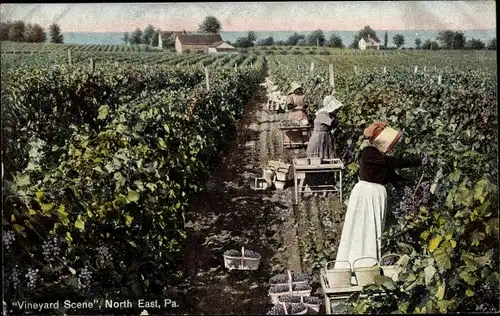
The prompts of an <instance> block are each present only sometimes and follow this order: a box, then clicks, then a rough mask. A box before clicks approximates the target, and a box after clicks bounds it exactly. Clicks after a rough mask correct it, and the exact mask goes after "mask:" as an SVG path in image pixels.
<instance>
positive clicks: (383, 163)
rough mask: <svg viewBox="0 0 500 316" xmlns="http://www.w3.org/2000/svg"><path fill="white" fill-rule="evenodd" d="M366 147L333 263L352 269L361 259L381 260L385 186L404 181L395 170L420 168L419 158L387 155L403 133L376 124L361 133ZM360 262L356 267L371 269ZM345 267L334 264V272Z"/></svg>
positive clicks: (420, 161) (384, 124) (385, 199)
mask: <svg viewBox="0 0 500 316" xmlns="http://www.w3.org/2000/svg"><path fill="white" fill-rule="evenodd" d="M364 135H365V137H367V138H368V140H369V145H368V146H367V147H365V148H363V149H362V151H361V155H360V172H359V182H358V183H357V184H356V185H355V186H354V188H353V189H352V192H351V195H350V197H349V204H348V207H347V212H346V215H345V221H344V226H343V228H342V235H341V237H340V244H339V248H338V251H337V259H336V261H348V262H349V263H350V264H351V267H352V265H353V264H354V261H355V260H357V259H359V258H361V257H372V258H375V259H377V260H380V256H381V240H380V237H381V235H382V231H383V229H384V224H385V217H386V216H385V215H386V214H385V213H386V206H387V191H386V188H385V187H384V185H386V184H388V183H395V182H398V181H401V180H404V179H403V178H402V177H401V176H399V175H398V174H397V173H396V171H395V169H401V168H408V167H416V166H420V165H421V163H422V158H418V159H403V158H396V157H392V156H390V155H388V154H389V153H391V152H392V151H393V149H394V147H395V145H396V144H397V143H398V142H399V141H400V140H401V138H402V133H401V132H400V131H397V130H394V129H392V128H390V127H388V126H387V124H386V123H384V122H375V123H373V124H372V125H370V126H369V127H368V128H367V129H365V131H364ZM363 261H364V260H360V261H358V263H356V267H363V266H372V265H373V262H369V261H365V262H363ZM345 267H346V263H343V262H336V263H335V268H345Z"/></svg>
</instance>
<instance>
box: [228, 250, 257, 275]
mask: <svg viewBox="0 0 500 316" xmlns="http://www.w3.org/2000/svg"><path fill="white" fill-rule="evenodd" d="M260 258H261V255H260V254H258V253H257V252H255V251H252V250H245V247H241V252H240V251H238V250H234V249H231V250H227V251H226V252H224V266H225V267H226V268H227V269H229V270H257V269H258V268H259V263H260Z"/></svg>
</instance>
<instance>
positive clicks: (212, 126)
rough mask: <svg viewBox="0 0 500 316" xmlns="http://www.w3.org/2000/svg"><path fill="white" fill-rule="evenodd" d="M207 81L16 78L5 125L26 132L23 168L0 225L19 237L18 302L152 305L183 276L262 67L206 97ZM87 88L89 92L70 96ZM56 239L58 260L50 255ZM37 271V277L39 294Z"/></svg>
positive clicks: (68, 74) (9, 262)
mask: <svg viewBox="0 0 500 316" xmlns="http://www.w3.org/2000/svg"><path fill="white" fill-rule="evenodd" d="M261 62H263V60H262V59H261ZM34 74H35V75H34ZM202 74H203V72H202V69H199V68H188V69H186V70H179V69H175V68H174V69H172V68H168V67H163V68H161V67H159V68H155V69H154V71H153V70H151V69H144V68H143V67H130V68H116V67H115V68H113V69H111V68H109V69H103V71H102V72H96V73H91V72H89V71H87V70H85V69H80V68H71V69H70V68H65V67H58V68H46V69H39V70H38V69H31V70H19V71H18V72H13V73H10V74H9V76H8V77H7V78H6V80H5V82H6V88H5V89H6V91H5V92H6V93H5V94H6V95H8V98H7V103H5V105H4V102H2V107H4V106H5V107H6V110H7V113H9V115H8V116H6V117H5V118H4V120H5V121H7V123H8V124H7V126H14V125H15V124H18V122H16V119H17V120H21V121H22V122H23V124H25V126H26V127H27V128H26V129H22V130H18V131H15V130H14V129H12V130H11V131H10V133H11V134H12V135H14V134H15V137H8V139H6V143H5V148H6V149H8V154H7V155H6V156H7V157H8V158H9V159H10V160H12V161H14V162H16V163H13V164H11V165H10V167H9V168H10V169H9V173H8V175H7V179H4V184H6V185H5V186H4V187H3V190H4V194H3V196H4V199H3V209H4V210H5V212H4V213H3V227H4V230H12V231H13V234H14V236H15V240H14V245H13V246H11V247H10V248H9V249H7V251H6V252H5V257H4V258H5V260H4V263H5V265H4V267H5V275H7V276H8V278H6V282H5V283H4V289H5V291H6V298H8V299H6V301H7V303H8V304H9V306H10V305H11V303H12V302H13V301H16V300H35V299H36V300H37V301H54V300H55V299H63V298H64V299H73V300H83V299H85V300H92V299H104V298H110V297H112V298H113V299H116V300H118V299H133V298H148V297H150V296H151V295H152V293H162V291H163V290H164V289H165V288H166V287H168V286H169V284H171V283H172V282H173V279H174V278H176V277H179V275H178V273H177V271H178V265H177V260H178V259H179V256H180V254H178V251H179V249H181V246H182V243H183V240H184V239H185V237H186V232H185V230H184V211H185V210H186V207H187V205H188V203H189V201H191V200H192V199H193V198H194V197H195V196H196V194H197V193H198V192H199V191H200V188H201V187H202V184H203V183H204V182H205V180H206V176H207V172H208V171H209V170H211V169H212V168H213V166H214V163H215V162H216V161H217V159H215V158H216V157H217V156H218V154H219V151H220V149H221V148H222V145H223V143H224V142H225V141H226V139H227V134H228V131H229V128H230V126H231V125H232V124H233V122H234V120H235V119H237V118H238V117H240V116H241V114H242V111H243V106H244V105H245V104H246V102H247V101H248V100H249V98H250V96H251V95H252V94H253V93H254V91H255V90H256V89H257V87H258V83H259V82H261V80H262V76H263V63H261V64H259V65H256V67H255V68H254V69H251V68H248V67H243V68H240V69H239V71H238V72H234V70H233V69H232V68H229V69H225V68H222V69H219V70H218V71H217V72H213V73H211V77H210V80H211V82H210V83H211V90H210V91H208V92H207V91H206V88H205V84H204V81H202V80H201V79H202V78H203V75H202ZM29 78H31V79H32V80H31V81H30V80H28V79H29ZM33 78H36V80H35V81H33ZM16 79H17V81H16ZM2 88H4V85H2ZM79 91H80V92H81V95H82V96H84V97H83V98H82V99H78V98H74V97H73V98H72V95H73V93H77V95H79V94H78V92H79ZM28 92H29V93H28ZM27 93H28V94H27ZM2 96H4V93H2ZM20 98H22V100H23V101H21V100H20ZM44 98H50V99H49V100H46V99H44ZM46 104H50V105H51V106H46ZM56 107H57V111H55V109H56ZM49 135H53V136H51V137H49ZM59 135H63V136H59ZM17 138H21V139H26V144H22V143H20V142H19V141H17ZM41 139H43V140H41ZM34 140H38V141H34ZM4 152H5V151H4ZM54 237H55V238H54ZM53 238H54V242H56V243H58V245H59V247H60V252H59V253H58V255H59V256H60V257H61V258H62V259H61V260H56V261H52V259H50V258H48V257H47V255H46V254H44V253H42V249H41V247H40V246H41V245H42V243H43V242H47V241H48V240H49V239H50V240H52V239H53ZM103 247H104V248H105V249H107V251H108V254H107V255H103V252H102V248H103ZM17 262H23V266H22V267H16V263H17ZM54 262H57V264H56V263H54ZM16 269H17V270H19V272H20V280H21V284H16V282H15V281H14V279H12V278H13V277H12V276H13V275H15V272H16ZM28 269H38V270H39V272H37V273H38V274H37V275H38V276H39V278H38V279H37V280H36V281H35V283H34V285H33V288H28V287H26V277H24V275H25V274H26V271H27V270H28ZM86 271H91V272H92V274H91V276H90V277H89V280H90V281H87V279H85V278H84V277H83V276H84V275H85V273H86ZM88 282H90V283H88ZM86 284H87V285H88V286H87V285H86ZM105 295H106V296H105ZM155 295H156V294H155ZM60 312H63V311H60ZM64 312H67V311H64ZM79 312H82V311H81V310H79ZM83 312H85V311H83ZM86 312H90V311H86Z"/></svg>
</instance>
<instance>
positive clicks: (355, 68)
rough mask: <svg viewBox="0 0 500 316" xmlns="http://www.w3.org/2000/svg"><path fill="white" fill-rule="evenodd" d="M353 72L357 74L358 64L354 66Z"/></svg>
mask: <svg viewBox="0 0 500 316" xmlns="http://www.w3.org/2000/svg"><path fill="white" fill-rule="evenodd" d="M354 73H355V74H356V75H357V74H358V66H354Z"/></svg>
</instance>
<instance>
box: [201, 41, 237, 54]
mask: <svg viewBox="0 0 500 316" xmlns="http://www.w3.org/2000/svg"><path fill="white" fill-rule="evenodd" d="M208 52H209V53H213V54H216V53H219V54H228V53H237V52H238V50H237V49H236V48H235V47H234V46H231V45H229V44H228V43H225V42H215V43H213V44H212V45H210V46H209V47H208Z"/></svg>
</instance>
